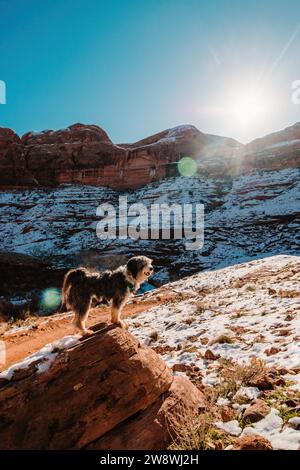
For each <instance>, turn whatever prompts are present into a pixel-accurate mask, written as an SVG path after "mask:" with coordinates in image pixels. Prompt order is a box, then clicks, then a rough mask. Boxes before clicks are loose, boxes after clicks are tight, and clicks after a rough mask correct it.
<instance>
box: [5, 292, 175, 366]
mask: <svg viewBox="0 0 300 470" xmlns="http://www.w3.org/2000/svg"><path fill="white" fill-rule="evenodd" d="M174 297H176V293H174V292H173V291H171V290H164V289H163V290H162V291H161V292H159V291H155V294H150V295H149V294H148V295H146V296H143V297H141V298H136V299H134V300H133V301H132V302H131V303H129V304H127V305H126V306H125V307H124V309H123V315H122V316H123V318H126V317H134V316H135V315H138V314H139V313H141V312H144V311H145V310H148V309H150V308H151V307H154V306H155V305H157V304H158V303H160V302H161V303H165V302H168V301H169V300H171V299H173V298H174ZM72 319H73V315H72V313H65V314H56V315H53V316H51V317H40V318H35V319H30V323H29V324H28V326H26V323H25V324H24V328H23V329H22V328H21V329H19V330H16V331H15V332H10V331H8V332H6V333H4V334H2V335H0V340H1V341H4V343H5V349H6V362H5V364H4V365H3V364H1V365H0V371H1V370H4V369H7V368H8V367H9V366H10V365H12V364H14V363H16V362H19V361H21V360H22V359H24V358H25V357H27V356H29V355H30V354H32V353H34V352H36V351H38V350H39V349H41V348H42V347H43V346H44V345H45V344H48V343H52V342H53V341H55V340H57V339H60V338H62V337H64V336H66V335H72V334H74V329H73V326H72ZM102 322H103V323H110V309H109V307H97V308H93V309H91V311H90V315H89V319H88V322H87V326H88V327H89V328H92V327H93V325H96V324H99V323H102Z"/></svg>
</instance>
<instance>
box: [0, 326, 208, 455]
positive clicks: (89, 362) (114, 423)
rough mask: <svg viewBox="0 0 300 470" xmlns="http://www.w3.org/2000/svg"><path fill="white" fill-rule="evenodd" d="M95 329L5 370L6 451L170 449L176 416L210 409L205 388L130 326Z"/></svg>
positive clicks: (2, 441) (2, 430)
mask: <svg viewBox="0 0 300 470" xmlns="http://www.w3.org/2000/svg"><path fill="white" fill-rule="evenodd" d="M101 328H102V329H101ZM95 329H96V330H97V331H96V332H95V333H94V334H93V335H91V336H89V337H86V338H83V339H81V340H80V341H79V340H72V338H69V339H68V337H66V338H64V339H63V340H62V341H61V342H59V343H57V344H55V343H53V345H51V347H50V346H48V347H46V348H44V349H45V352H46V353H45V355H41V354H40V355H35V356H34V358H31V360H29V361H28V360H27V362H26V363H25V364H23V365H19V367H16V366H14V369H8V372H6V374H3V373H2V374H1V376H0V449H83V448H96V449H98V448H99V449H100V448H107V449H116V448H118V449H135V448H147V449H150V448H154V449H159V448H165V447H166V446H167V445H168V443H169V442H170V440H171V434H172V433H173V434H174V433H175V434H176V426H173V427H172V423H173V422H174V419H175V420H176V419H177V418H176V416H177V415H178V416H179V417H180V416H181V415H182V413H184V414H185V415H186V416H190V417H192V416H193V415H194V414H196V413H198V412H199V409H200V410H201V409H202V408H203V407H204V399H203V395H202V394H201V392H199V391H198V390H197V389H196V388H195V387H194V386H193V385H192V384H191V383H190V382H189V381H188V380H187V379H181V378H180V379H179V378H175V379H174V378H173V375H172V373H171V370H170V369H169V368H168V367H167V366H166V364H165V363H164V362H163V361H162V360H161V359H160V358H159V356H158V355H157V354H156V353H155V352H154V351H153V350H151V349H150V348H148V347H146V346H143V345H141V344H139V342H138V340H137V339H136V338H134V337H133V336H132V335H130V334H129V333H128V332H127V331H125V330H122V329H120V328H116V327H113V326H111V327H107V326H106V325H103V324H102V325H98V327H95ZM66 339H68V340H70V339H71V342H69V345H68V343H67V342H66V341H65V340H66ZM64 342H65V346H64V347H63V346H62V344H63V343H64ZM186 416H185V417H186ZM171 418H172V419H171ZM173 418H174V419H173ZM168 422H169V423H170V427H168V426H167V423H168Z"/></svg>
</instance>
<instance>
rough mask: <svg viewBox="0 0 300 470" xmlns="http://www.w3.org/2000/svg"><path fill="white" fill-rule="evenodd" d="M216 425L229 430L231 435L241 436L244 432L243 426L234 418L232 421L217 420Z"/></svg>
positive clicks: (223, 429) (226, 430)
mask: <svg viewBox="0 0 300 470" xmlns="http://www.w3.org/2000/svg"><path fill="white" fill-rule="evenodd" d="M215 426H216V427H217V428H219V429H221V430H222V431H225V432H227V433H228V434H230V435H231V436H239V435H240V434H241V432H242V428H241V427H240V425H239V422H238V421H237V420H236V419H234V420H232V421H227V422H226V423H224V422H223V421H217V422H216V423H215Z"/></svg>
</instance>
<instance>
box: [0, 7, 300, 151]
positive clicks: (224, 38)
mask: <svg viewBox="0 0 300 470" xmlns="http://www.w3.org/2000/svg"><path fill="white" fill-rule="evenodd" d="M246 3H248V4H246ZM299 25H300V2H299V1H298V0H286V1H282V0H281V1H278V0H260V1H259V2H258V3H254V2H244V1H234V0H227V1H226V0H223V1H221V0H215V1H210V2H204V1H200V0H139V1H138V0H72V1H71V0H60V1H58V0H51V1H45V2H42V1H40V0H39V1H36V0H26V1H25V0H24V1H23V0H0V80H4V81H5V82H6V86H7V104H6V105H1V106H0V126H4V127H11V128H13V129H15V130H16V131H17V132H18V133H19V134H22V133H24V132H26V131H27V130H31V129H33V130H37V131H39V130H42V129H47V128H48V129H58V128H62V127H66V126H68V125H70V124H72V123H74V122H83V123H93V124H98V125H100V126H101V127H103V128H104V129H105V130H106V131H107V132H108V133H109V135H110V136H111V138H112V140H113V141H114V142H119V143H121V142H131V141H135V140H138V139H141V138H143V137H146V136H148V135H151V134H153V133H155V132H158V131H160V130H162V129H166V128H168V127H173V126H176V125H179V124H184V123H190V124H194V125H196V126H197V127H198V128H199V129H200V130H202V131H204V132H210V133H215V134H220V135H228V136H232V137H235V138H237V139H240V140H242V141H249V140H251V139H252V138H254V137H256V136H261V135H264V134H266V133H268V132H271V131H274V130H278V129H281V128H283V127H286V126H287V125H290V124H293V123H295V122H297V121H300V105H298V106H297V105H295V104H293V103H292V101H291V93H292V92H291V84H292V82H293V81H294V80H300V54H299V52H300V29H299V31H298V28H299ZM249 90H250V95H251V99H252V98H253V95H254V96H256V97H257V99H258V101H259V106H260V104H262V106H263V108H264V110H263V112H260V110H259V111H258V114H257V115H256V111H257V109H256V108H255V109H252V108H253V106H252V108H251V104H250V105H248V104H247V103H249V100H247V96H246V95H247V93H248V91H249ZM241 96H242V98H241ZM236 99H237V100H239V103H240V102H241V103H242V104H241V105H240V104H238V105H237V106H238V112H235V111H234V112H232V109H231V108H232V106H233V105H232V103H233V102H235V100H236ZM250 101H251V100H250ZM256 105H257V103H256ZM249 106H250V107H249ZM256 107H257V106H256ZM248 108H249V111H250V113H249V115H251V119H250V120H248V119H246V120H245V122H244V121H243V119H240V117H241V113H242V114H245V115H247V114H248V112H247V111H248ZM242 121H243V122H242Z"/></svg>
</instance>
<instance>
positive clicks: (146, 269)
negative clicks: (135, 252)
mask: <svg viewBox="0 0 300 470" xmlns="http://www.w3.org/2000/svg"><path fill="white" fill-rule="evenodd" d="M126 267H127V271H128V273H129V274H130V276H132V277H133V279H135V280H136V281H137V282H138V283H140V284H141V283H142V282H144V281H146V279H148V277H149V276H151V274H153V266H152V259H150V258H147V256H134V257H133V258H130V260H129V261H128V263H127V265H126Z"/></svg>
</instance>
